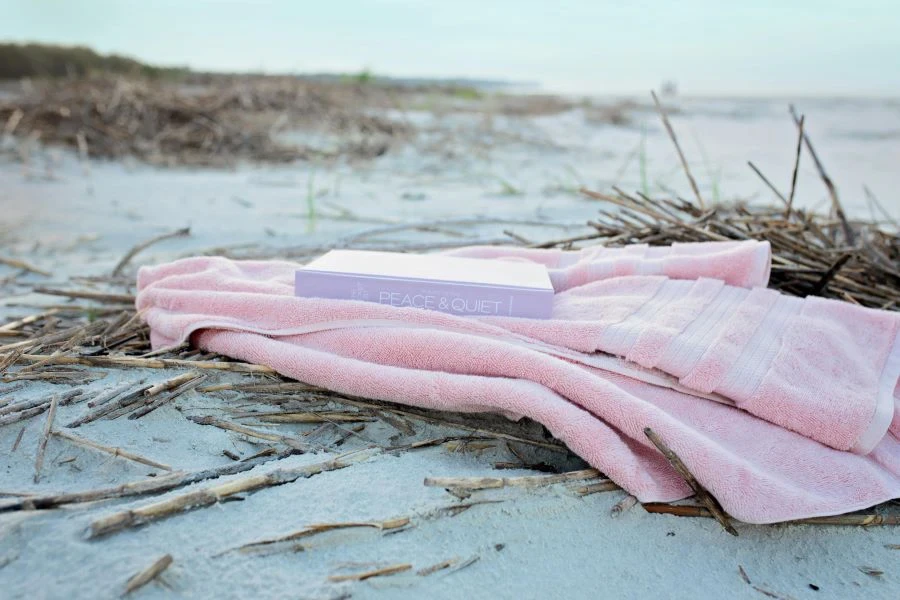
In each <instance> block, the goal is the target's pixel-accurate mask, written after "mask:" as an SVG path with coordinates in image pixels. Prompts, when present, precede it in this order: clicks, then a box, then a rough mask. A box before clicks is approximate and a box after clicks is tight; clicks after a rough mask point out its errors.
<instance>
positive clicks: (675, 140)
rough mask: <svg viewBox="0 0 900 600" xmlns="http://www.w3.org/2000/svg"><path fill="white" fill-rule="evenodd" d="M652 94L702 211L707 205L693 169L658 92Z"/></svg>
mask: <svg viewBox="0 0 900 600" xmlns="http://www.w3.org/2000/svg"><path fill="white" fill-rule="evenodd" d="M650 94H651V95H652V96H653V103H654V104H656V110H657V111H659V116H660V117H661V118H662V122H663V125H665V127H666V131H667V132H668V133H669V137H670V138H671V139H672V143H673V144H675V150H677V151H678V158H679V159H680V160H681V166H682V167H683V168H684V173H685V175H687V178H688V182H689V183H690V184H691V189H692V190H693V191H694V196H696V198H697V205H698V206H700V208H701V209H702V208H703V207H704V206H705V205H706V203H705V202H703V197H702V196H701V195H700V188H698V187H697V181H696V180H695V179H694V176H693V175H692V174H691V169H690V167H689V166H688V161H687V159H686V158H685V157H684V152H682V151H681V145H680V144H679V143H678V138H677V137H676V136H675V130H674V129H672V123H670V122H669V116H668V115H667V114H666V110H665V109H664V108H663V106H662V104H660V102H659V98H657V97H656V92H650Z"/></svg>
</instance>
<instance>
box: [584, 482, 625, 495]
mask: <svg viewBox="0 0 900 600" xmlns="http://www.w3.org/2000/svg"><path fill="white" fill-rule="evenodd" d="M621 489H622V488H621V487H619V485H618V484H617V483H615V482H614V481H610V480H607V481H598V482H597V483H589V484H588V485H583V486H581V487H579V488H578V489H576V490H575V493H576V494H578V495H579V496H589V495H591V494H597V493H599V492H612V491H615V490H621Z"/></svg>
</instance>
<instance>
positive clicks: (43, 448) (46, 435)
mask: <svg viewBox="0 0 900 600" xmlns="http://www.w3.org/2000/svg"><path fill="white" fill-rule="evenodd" d="M58 404H59V396H53V398H51V399H50V408H49V410H48V411H47V420H46V421H45V422H44V430H43V432H41V438H40V441H39V442H38V449H37V456H35V459H34V482H35V483H37V482H38V481H40V479H41V469H43V467H44V454H45V453H46V452H47V442H48V441H49V440H50V432H51V431H53V419H55V418H56V407H57V405H58Z"/></svg>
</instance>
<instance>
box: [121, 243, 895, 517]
mask: <svg viewBox="0 0 900 600" xmlns="http://www.w3.org/2000/svg"><path fill="white" fill-rule="evenodd" d="M691 246H694V247H691V248H689V249H688V250H689V251H687V252H685V251H684V250H685V249H684V248H681V249H679V250H678V251H676V250H675V248H672V249H666V250H657V249H652V250H653V252H649V249H646V248H644V249H642V250H636V249H631V250H627V252H632V253H637V254H639V255H641V256H643V257H644V258H643V259H641V260H637V261H636V262H633V261H632V264H633V265H635V266H634V267H633V268H634V269H637V270H638V271H639V272H641V273H644V274H642V275H636V276H615V275H616V274H617V273H616V272H615V271H613V272H610V271H604V269H606V268H607V266H608V265H609V262H610V260H612V261H615V260H618V258H621V257H622V256H624V255H626V251H622V252H621V253H614V254H616V255H617V258H611V257H612V255H611V254H610V251H606V250H595V251H594V254H593V255H592V254H590V253H587V252H582V253H580V256H577V257H575V260H571V258H570V256H571V255H567V254H565V253H560V252H559V251H546V252H547V253H546V254H544V253H541V252H535V251H528V254H527V255H525V256H523V255H522V253H521V251H513V252H509V251H508V250H505V251H500V252H498V250H496V249H489V250H484V249H474V250H472V249H470V250H467V251H466V252H464V253H465V254H467V255H469V256H484V255H487V256H491V257H495V258H501V257H506V258H507V259H509V258H512V259H516V260H521V259H529V260H538V261H540V262H543V263H544V264H549V265H550V266H551V267H552V268H553V269H554V270H556V269H559V270H558V271H556V272H557V277H558V279H555V280H554V281H555V282H557V283H558V284H559V285H560V287H567V288H568V289H567V290H566V291H561V292H559V293H557V295H556V298H555V301H554V311H553V318H552V319H550V320H545V321H541V320H531V319H511V318H499V317H485V318H471V317H456V316H452V315H447V314H443V313H438V312H432V311H426V310H421V309H415V308H395V307H390V306H383V305H379V304H374V303H364V302H354V301H334V300H320V299H309V298H296V297H294V296H293V274H294V271H295V269H296V268H297V267H298V265H296V264H293V263H289V262H278V261H247V262H235V261H229V260H226V259H222V258H192V259H186V260H181V261H177V262H174V263H170V264H167V265H162V266H159V267H151V268H144V269H141V271H140V274H139V277H138V287H139V294H138V300H137V305H138V308H139V309H140V310H142V311H144V315H145V318H146V320H147V322H148V323H149V324H150V327H151V339H152V342H153V345H154V347H161V346H166V345H171V344H174V343H177V342H179V341H182V340H185V339H187V338H188V337H190V336H192V335H193V337H192V341H193V342H194V343H195V344H197V345H198V346H199V347H201V348H204V349H206V350H210V351H214V352H218V353H221V354H224V355H227V356H232V357H234V358H237V359H240V360H246V361H250V362H254V363H258V364H265V365H268V366H271V367H273V368H274V369H276V370H277V371H278V372H280V373H282V374H284V375H287V376H289V377H293V378H296V379H299V380H301V381H305V382H308V383H311V384H314V385H320V386H323V387H326V388H329V389H333V390H335V391H338V392H342V393H347V394H353V395H360V396H366V397H372V398H378V399H383V400H389V401H394V402H402V403H406V404H411V405H416V406H423V407H431V408H438V409H443V410H458V411H492V412H499V413H502V414H506V415H508V416H511V417H518V416H528V417H530V418H532V419H535V420H537V421H539V422H541V423H543V424H544V425H546V426H547V427H548V429H549V430H550V431H551V432H552V433H553V434H554V435H555V436H557V437H558V438H559V439H561V440H562V441H563V442H565V443H566V444H567V445H568V446H569V447H570V448H571V449H572V450H573V451H574V452H576V453H578V454H579V455H580V456H582V457H583V458H584V459H585V460H587V461H588V462H589V463H590V464H591V465H593V466H595V467H597V468H598V469H600V470H602V471H603V472H605V473H606V474H607V475H609V476H610V477H611V478H612V479H614V480H615V481H616V482H617V483H619V484H620V485H622V486H623V487H624V488H625V489H627V490H628V491H630V492H631V493H633V494H634V495H636V496H637V497H638V498H639V499H640V500H641V501H671V500H676V499H679V498H683V497H686V496H687V495H688V494H689V493H690V490H689V489H688V488H687V486H686V485H685V484H684V483H683V482H682V481H681V479H680V478H679V477H678V475H677V474H676V473H675V472H674V471H673V470H672V469H671V467H670V466H669V465H668V464H667V463H666V461H665V459H664V458H663V457H662V456H661V455H660V453H659V452H658V451H657V450H656V449H655V448H654V447H653V446H652V445H651V444H650V443H649V441H648V440H647V439H646V438H645V436H644V435H643V429H644V427H648V426H649V427H652V428H653V429H654V430H655V431H656V432H657V433H658V434H659V435H660V436H661V437H662V438H663V439H664V440H665V441H666V443H667V444H668V445H669V446H670V447H671V448H672V449H673V450H674V451H675V452H676V453H678V454H679V456H681V457H682V459H683V460H684V462H685V463H686V464H687V466H688V468H689V469H690V470H691V471H692V473H694V475H695V476H696V477H697V478H698V480H699V481H700V482H701V483H702V484H703V485H704V486H706V487H707V488H708V489H709V490H710V491H711V492H712V493H713V494H714V495H715V496H716V497H717V498H718V499H719V501H720V502H721V503H722V505H723V506H724V508H725V509H726V510H727V511H729V512H730V513H731V514H732V515H734V516H735V517H737V518H738V519H741V520H744V521H748V522H755V523H766V522H775V521H783V520H789V519H795V518H801V517H810V516H817V515H827V514H837V513H843V512H847V511H852V510H857V509H861V508H865V507H868V506H871V505H873V504H876V503H879V502H883V501H886V500H889V499H892V498H896V497H900V443H898V440H897V437H896V435H897V433H898V429H900V428H898V422H900V417H898V418H894V415H895V411H896V408H897V404H898V403H897V401H896V400H895V398H894V389H895V386H896V385H897V379H898V376H900V342H898V327H900V317H898V315H896V314H894V313H888V312H885V311H874V310H869V309H863V308H860V307H857V306H853V305H849V304H844V303H839V302H834V301H828V300H820V299H806V300H801V299H797V298H788V297H785V296H781V295H779V294H778V293H777V292H774V291H770V290H764V289H753V290H748V289H745V288H742V287H736V286H733V285H726V284H725V283H724V282H723V280H720V279H703V278H701V279H697V280H696V281H691V280H689V279H690V278H691V277H699V276H702V275H704V274H705V273H704V272H703V270H702V269H703V267H702V265H701V263H702V261H703V258H702V257H703V256H717V255H720V254H722V253H735V252H737V253H738V255H739V256H747V255H749V256H751V257H752V256H754V254H755V253H757V252H760V250H759V248H763V251H764V252H765V256H766V257H768V247H767V246H765V245H762V244H753V243H743V244H723V245H718V244H706V245H691ZM676 252H679V253H680V254H678V258H677V260H671V261H670V262H669V263H665V260H666V259H665V257H666V256H669V257H670V258H671V255H675V254H676ZM660 257H663V258H660ZM629 260H630V259H629ZM660 261H662V262H663V263H665V264H667V265H668V266H666V267H664V268H665V269H668V271H667V272H666V273H665V274H666V275H668V276H669V277H672V278H673V279H669V278H667V277H664V276H661V275H649V274H646V273H647V272H648V271H650V272H653V271H652V270H653V269H658V268H660ZM766 262H768V261H766ZM592 263H597V264H601V265H603V266H602V267H597V268H594V266H593V265H592ZM562 264H565V265H566V266H560V265H562ZM733 264H734V267H733V269H734V270H733V271H729V270H728V266H727V262H724V263H722V264H721V265H719V266H718V267H716V269H717V272H716V273H714V274H715V275H716V276H717V277H721V278H723V279H724V280H729V281H732V282H744V283H746V284H748V285H758V284H764V283H765V281H760V279H764V278H765V276H766V275H767V272H768V267H767V266H766V267H765V268H763V269H760V268H759V266H758V263H756V262H755V261H754V260H744V261H741V260H736V261H735V262H734V263H733ZM642 265H643V266H642ZM604 272H605V273H607V275H613V278H611V279H602V278H601V277H602V276H603V275H602V273H604ZM561 273H567V275H565V276H564V275H561ZM575 273H578V275H577V276H576V275H575ZM677 277H682V278H683V279H684V280H678V279H674V278H677ZM577 278H582V279H577ZM579 280H581V281H590V283H584V284H580V285H579V284H576V283H574V282H575V281H579ZM570 283H571V284H572V285H569V284H570ZM614 357H620V358H614ZM896 414H898V415H900V411H897V412H896ZM892 419H893V424H892V422H891V421H892ZM889 427H890V430H889ZM826 444H827V445H826ZM849 449H853V450H854V451H855V453H853V452H847V451H845V450H849ZM869 450H871V452H869Z"/></svg>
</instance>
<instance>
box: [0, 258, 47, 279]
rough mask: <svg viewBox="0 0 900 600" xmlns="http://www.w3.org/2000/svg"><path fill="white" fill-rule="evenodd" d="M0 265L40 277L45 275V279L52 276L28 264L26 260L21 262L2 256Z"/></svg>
mask: <svg viewBox="0 0 900 600" xmlns="http://www.w3.org/2000/svg"><path fill="white" fill-rule="evenodd" d="M0 265H6V266H8V267H12V268H14V269H22V270H23V271H30V272H32V273H37V274H38V275H43V276H44V277H50V276H52V273H50V272H49V271H45V270H44V269H41V268H38V267H35V266H34V265H32V264H31V263H27V262H25V261H24V260H20V259H18V258H9V257H6V256H0Z"/></svg>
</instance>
